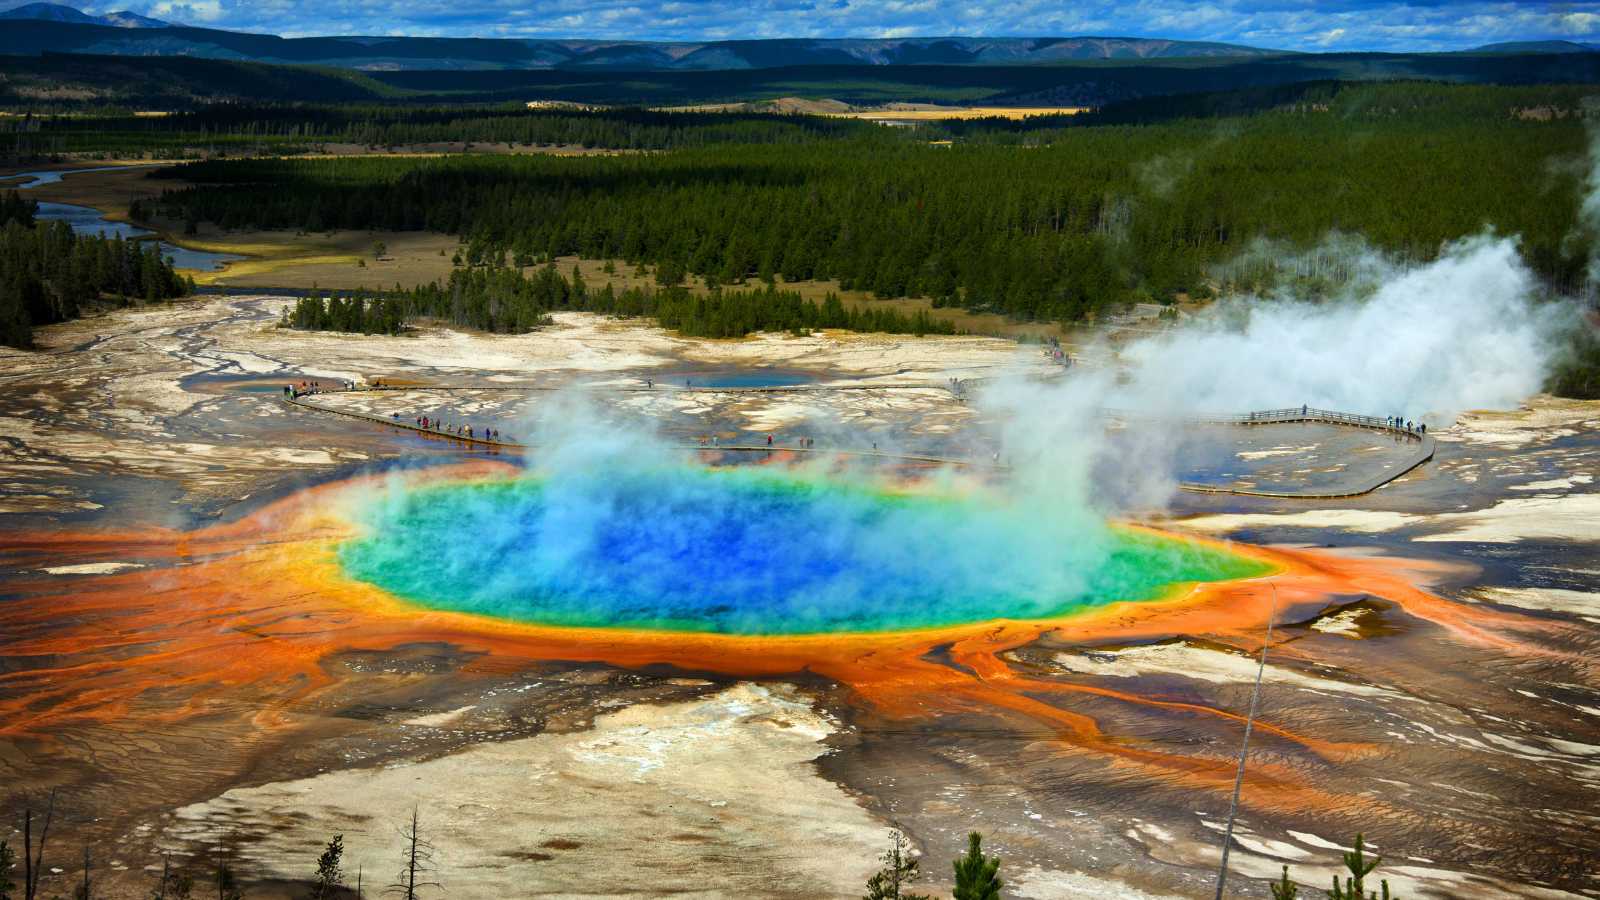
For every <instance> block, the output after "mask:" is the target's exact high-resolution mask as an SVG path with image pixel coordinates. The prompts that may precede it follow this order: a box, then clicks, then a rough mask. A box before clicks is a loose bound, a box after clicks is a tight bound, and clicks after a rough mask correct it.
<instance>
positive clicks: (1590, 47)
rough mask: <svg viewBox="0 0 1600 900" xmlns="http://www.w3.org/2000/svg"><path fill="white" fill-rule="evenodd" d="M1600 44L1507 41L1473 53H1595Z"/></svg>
mask: <svg viewBox="0 0 1600 900" xmlns="http://www.w3.org/2000/svg"><path fill="white" fill-rule="evenodd" d="M1597 51H1600V44H1580V43H1578V42H1577V41H1506V42H1505V43H1501V44H1484V45H1483V46H1482V47H1478V48H1476V49H1474V50H1472V51H1471V52H1473V53H1595V52H1597Z"/></svg>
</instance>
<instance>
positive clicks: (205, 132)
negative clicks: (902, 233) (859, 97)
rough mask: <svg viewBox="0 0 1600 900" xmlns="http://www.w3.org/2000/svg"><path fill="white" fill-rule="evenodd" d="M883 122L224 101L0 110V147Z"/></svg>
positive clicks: (254, 143)
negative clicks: (108, 109)
mask: <svg viewBox="0 0 1600 900" xmlns="http://www.w3.org/2000/svg"><path fill="white" fill-rule="evenodd" d="M882 131H883V129H881V128H879V127H878V126H877V125H874V124H872V123H870V122H864V121H859V120H855V119H844V118H828V117H824V116H799V115H796V116H778V115H764V114H761V113H753V112H702V111H690V110H685V111H666V110H651V109H639V108H620V109H582V108H576V107H555V108H550V109H528V108H527V107H526V106H524V105H523V104H520V103H518V104H495V105H454V106H437V105H428V106H399V105H362V104H342V105H331V104H233V103H228V104H216V105H211V106H206V107H202V108H200V109H197V110H194V111H191V112H180V113H175V114H172V115H167V116H135V115H128V114H110V115H99V116H83V115H59V116H33V115H26V116H17V117H14V118H11V119H7V120H0V157H10V158H20V157H24V156H28V155H34V156H36V155H39V154H40V153H45V152H49V153H113V152H115V153H141V152H146V153H147V152H152V151H160V152H163V153H181V152H184V151H190V150H192V151H195V152H203V153H207V154H211V155H229V154H244V153H249V152H272V153H301V152H307V151H311V150H315V149H318V148H319V147H321V146H322V145H325V144H340V143H343V144H358V145H362V146H367V147H373V148H379V147H400V146H413V145H418V144H431V143H447V142H448V143H456V142H466V143H468V144H511V145H514V146H544V145H561V146H581V147H585V148H604V149H615V150H671V149H677V148H681V147H701V146H707V145H711V144H724V143H740V144H773V143H800V142H806V141H814V140H830V139H835V138H840V137H845V136H850V135H857V136H860V135H868V134H872V133H874V132H882ZM880 136H888V135H880Z"/></svg>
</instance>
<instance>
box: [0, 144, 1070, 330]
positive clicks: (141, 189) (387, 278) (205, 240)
mask: <svg viewBox="0 0 1600 900" xmlns="http://www.w3.org/2000/svg"><path fill="white" fill-rule="evenodd" d="M346 149H348V150H350V152H351V153H352V154H356V155H360V154H359V152H358V151H359V150H360V148H353V147H343V146H341V147H340V148H338V150H337V153H343V152H344V150H346ZM558 150H559V148H550V149H549V151H548V152H558ZM606 152H610V151H606ZM384 155H404V154H384ZM114 164H116V163H112V162H97V163H94V164H72V165H63V166H55V167H49V166H45V167H36V168H31V169H28V171H36V170H37V169H48V168H64V169H71V168H90V167H93V166H99V165H114ZM123 164H125V165H126V168H125V169H122V170H114V171H104V172H85V173H83V174H80V175H71V176H68V177H66V178H63V179H62V180H60V181H58V182H56V183H54V184H47V185H42V186H40V187H38V188H35V189H33V190H31V191H29V192H28V196H29V197H31V198H33V199H35V200H41V201H50V202H56V203H73V204H77V205H80V206H90V207H94V208H95V209H98V210H100V211H101V212H102V213H104V214H105V217H106V218H108V219H112V220H114V221H127V220H128V207H129V204H131V203H132V202H133V201H135V200H141V199H150V198H154V197H158V196H160V194H161V192H162V191H163V190H169V189H177V188H181V187H184V186H185V183H184V182H181V181H170V180H164V179H155V178H150V177H149V173H150V167H152V165H153V164H152V163H149V162H146V161H123ZM4 178H5V176H4V175H0V187H3V184H4ZM140 224H141V225H144V226H146V227H149V228H152V229H154V230H155V231H157V232H159V233H160V234H161V236H162V238H163V239H164V240H167V241H169V242H170V243H173V244H177V245H178V246H181V247H187V248H190V249H193V250H206V251H211V252H216V253H232V254H238V255H241V256H245V257H248V258H247V259H244V260H241V261H239V262H234V263H230V264H228V265H227V266H226V267H225V268H224V269H222V270H220V271H217V272H200V273H196V274H195V276H194V277H195V281H196V282H197V283H199V284H203V285H216V286H218V287H228V288H287V289H291V290H310V289H311V288H312V287H320V288H324V289H327V290H356V289H361V288H366V289H371V290H378V289H382V288H391V287H394V286H395V285H397V284H398V285H400V286H401V287H404V288H410V287H415V286H417V285H420V284H427V283H428V282H432V281H441V282H442V281H444V280H446V279H448V278H449V277H450V271H451V269H452V262H451V260H452V257H453V256H454V254H455V251H456V249H457V248H458V247H459V241H458V240H457V239H456V238H455V237H454V236H451V235H442V234H434V233H428V232H416V231H400V232H393V231H390V232H385V231H336V232H327V233H316V234H306V233H295V232H289V231H270V230H254V231H224V230H222V229H220V228H217V227H216V226H215V225H212V224H211V223H202V224H201V225H200V226H199V227H198V229H197V233H196V234H192V235H188V234H184V230H183V227H182V223H180V222H174V221H170V220H162V219H156V220H154V221H150V222H142V223H140ZM380 242H381V243H383V244H384V245H385V247H386V254H385V258H384V259H382V260H379V259H376V258H374V255H373V250H374V248H375V246H376V245H377V244H378V243H380ZM358 263H364V265H359V264H358ZM557 263H558V266H559V267H560V269H561V270H562V272H563V273H569V272H571V270H572V266H573V265H577V266H578V268H579V271H581V272H582V273H583V277H584V280H585V281H586V282H588V284H590V285H591V286H593V287H596V288H598V287H600V286H601V285H604V284H605V283H606V282H607V281H609V282H611V283H612V284H614V285H615V286H616V287H617V288H618V289H619V290H621V289H625V288H629V287H647V286H653V285H654V284H655V282H654V278H653V274H652V273H653V271H654V270H653V268H652V267H649V266H646V267H644V269H643V273H642V274H641V273H640V271H639V269H638V268H637V267H635V266H631V265H628V264H627V263H625V262H622V261H612V263H611V266H612V268H613V270H614V271H613V272H611V273H607V272H606V271H605V267H606V264H607V263H606V261H604V260H594V259H584V260H579V259H578V258H576V257H562V258H560V259H558V260H557ZM685 283H686V284H687V286H688V287H689V288H690V289H691V290H693V291H695V292H697V293H703V292H705V291H706V287H705V281H704V279H702V278H699V277H697V276H690V277H688V278H687V279H686V282H685ZM778 283H779V284H780V285H782V286H783V287H784V288H786V289H789V290H793V291H796V292H798V293H800V294H801V295H802V296H803V297H805V298H806V299H810V300H821V299H822V298H824V297H825V296H827V295H828V294H829V293H835V294H838V295H839V298H840V300H841V301H843V302H844V303H845V304H846V305H847V306H850V307H853V308H861V307H867V306H878V307H882V306H889V307H892V308H893V309H895V310H896V311H898V312H901V313H906V314H911V313H915V312H917V311H919V310H926V311H927V312H928V314H929V315H931V316H932V317H934V318H935V319H938V320H940V321H947V322H951V323H953V324H954V325H955V326H956V328H958V329H960V330H962V331H966V332H969V333H972V334H985V335H995V336H999V337H1007V338H1017V337H1023V336H1027V337H1030V338H1039V337H1059V338H1065V337H1068V336H1069V335H1070V329H1067V328H1065V327H1064V326H1061V325H1060V324H1058V323H1053V322H1015V321H1012V320H1010V319H1008V318H1006V317H1005V316H1000V315H995V314H987V313H974V312H970V311H968V310H964V309H953V308H945V309H935V308H934V307H933V305H932V304H931V303H930V302H929V301H928V300H927V299H925V298H894V299H877V298H874V297H872V295H871V294H870V293H868V292H866V291H856V290H842V289H840V287H839V284H838V282H837V281H831V280H829V281H821V280H811V281H796V282H787V281H784V280H783V279H782V278H779V279H778ZM750 284H751V285H754V284H756V282H755V281H753V280H752V281H751V282H750Z"/></svg>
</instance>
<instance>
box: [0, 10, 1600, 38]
mask: <svg viewBox="0 0 1600 900" xmlns="http://www.w3.org/2000/svg"><path fill="white" fill-rule="evenodd" d="M5 5H6V6H12V5H17V4H16V3H15V2H8V3H5ZM83 8H85V9H86V10H89V11H93V12H106V11H109V10H112V9H132V10H133V11H135V12H140V13H146V14H148V15H153V16H157V17H159V18H163V19H167V20H169V21H175V22H182V23H185V24H192V25H204V26H208V27H215V28H230V29H237V30H245V31H265V32H273V33H277V34H285V35H294V36H302V35H311V34H410V35H434V36H446V35H447V36H458V37H595V38H633V39H650V40H707V39H722V38H759V37H903V36H912V35H947V34H960V35H995V36H998V35H1027V36H1035V35H1080V34H1094V35H1115V36H1140V37H1170V38H1182V39H1193V40H1214V41H1228V42H1232V43H1242V44H1250V45H1254V46H1260V47H1274V48H1281V49H1290V50H1455V49H1461V48H1464V47H1469V46H1475V45H1478V44H1483V43H1489V42H1493V41H1511V40H1540V39H1548V38H1560V39H1567V40H1577V41H1590V40H1593V41H1600V2H1579V3H1527V2H1523V3H1518V2H1481V0H1468V2H1440V0H1434V2H1430V0H1413V2H1409V3H1407V2H1395V0H1333V2H1310V0H1198V2H1187V3H1186V2H1181V0H1155V2H1148V3H1137V4H1129V3H1107V2H1097V0H1088V2H1072V0H451V2H448V3H440V2H438V0H107V2H104V3H95V4H90V5H87V6H84V7H83Z"/></svg>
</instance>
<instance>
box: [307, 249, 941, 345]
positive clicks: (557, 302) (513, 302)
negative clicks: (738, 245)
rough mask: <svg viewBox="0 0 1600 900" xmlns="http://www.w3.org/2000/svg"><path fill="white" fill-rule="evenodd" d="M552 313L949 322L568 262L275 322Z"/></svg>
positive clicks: (495, 322)
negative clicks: (699, 289) (596, 273)
mask: <svg viewBox="0 0 1600 900" xmlns="http://www.w3.org/2000/svg"><path fill="white" fill-rule="evenodd" d="M657 274H658V276H661V275H663V273H660V272H658V273H657ZM665 277H666V278H668V279H670V278H671V276H670V275H666V276H665ZM557 311H573V312H592V313H599V314H601V315H608V316H617V317H622V318H652V319H655V320H656V321H657V322H658V323H660V325H661V326H662V327H663V328H670V329H673V330H675V331H677V332H679V333H680V334H683V335H685V336H688V337H708V338H732V337H744V336H745V335H748V334H751V333H754V332H760V331H787V332H791V333H796V334H809V333H811V332H812V331H815V330H817V329H823V328H836V329H843V330H848V331H867V332H884V333H888V334H912V335H918V336H921V335H926V334H954V333H955V327H954V326H953V325H951V324H950V323H949V322H945V321H940V320H937V319H934V318H932V317H931V316H929V315H928V313H927V311H925V310H918V311H917V312H915V313H913V314H911V315H906V314H905V313H902V312H900V311H898V310H895V309H890V308H886V307H866V308H859V309H852V308H849V307H846V306H845V305H844V303H843V302H841V301H840V299H839V296H838V295H837V294H835V293H831V292H830V293H828V294H827V295H826V296H825V297H824V298H823V299H822V301H821V302H820V303H819V302H817V301H815V300H810V299H807V298H805V297H802V296H801V295H800V294H799V293H797V292H795V291H786V290H780V289H779V288H778V287H777V285H776V284H771V283H769V284H767V285H765V286H763V287H760V288H756V289H752V290H733V289H727V288H722V287H716V288H713V289H712V290H711V291H710V292H709V293H706V294H696V293H692V292H691V291H689V290H688V289H687V288H685V287H684V286H682V285H681V284H673V283H669V284H665V285H662V286H661V287H659V288H649V287H630V288H626V289H624V290H621V291H618V290H617V289H616V288H615V287H614V286H613V285H612V284H611V283H610V282H607V283H606V284H605V285H604V286H603V287H601V288H600V289H598V290H594V289H591V288H590V287H589V286H588V285H587V284H585V282H584V279H583V276H582V274H581V273H580V272H579V271H578V269H577V267H576V266H574V267H573V270H572V275H571V276H570V277H566V276H563V275H562V274H561V273H560V272H558V271H557V270H556V268H555V266H554V265H553V264H548V265H545V266H541V267H539V268H538V270H537V271H536V272H534V273H533V274H532V275H531V276H530V275H527V274H524V273H523V272H522V271H520V270H519V269H515V268H510V267H504V266H475V267H471V268H458V269H456V270H455V271H454V272H452V273H451V275H450V278H449V280H448V281H446V282H445V283H443V284H441V283H439V282H432V283H429V284H425V285H421V286H419V287H416V288H412V289H410V290H406V289H402V288H399V287H396V288H395V289H394V290H393V291H391V292H386V293H385V294H383V295H368V294H367V293H366V292H364V291H361V292H353V293H347V294H344V295H337V294H335V295H330V296H327V297H322V296H311V297H304V298H301V299H299V300H297V301H296V302H295V304H294V306H292V307H290V308H288V309H285V310H284V313H283V318H282V321H281V322H280V324H281V325H283V326H284V327H288V328H299V329H303V330H311V331H344V332H359V333H362V334H399V333H400V332H401V331H402V330H404V328H405V326H406V323H408V322H411V321H415V320H417V319H432V320H436V321H442V322H446V323H448V324H451V325H455V326H459V327H464V328H475V329H479V330H482V331H489V332H494V333H501V334H522V333H525V332H528V331H532V330H534V329H536V328H539V327H541V326H544V325H548V324H550V313H552V312H557Z"/></svg>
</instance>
